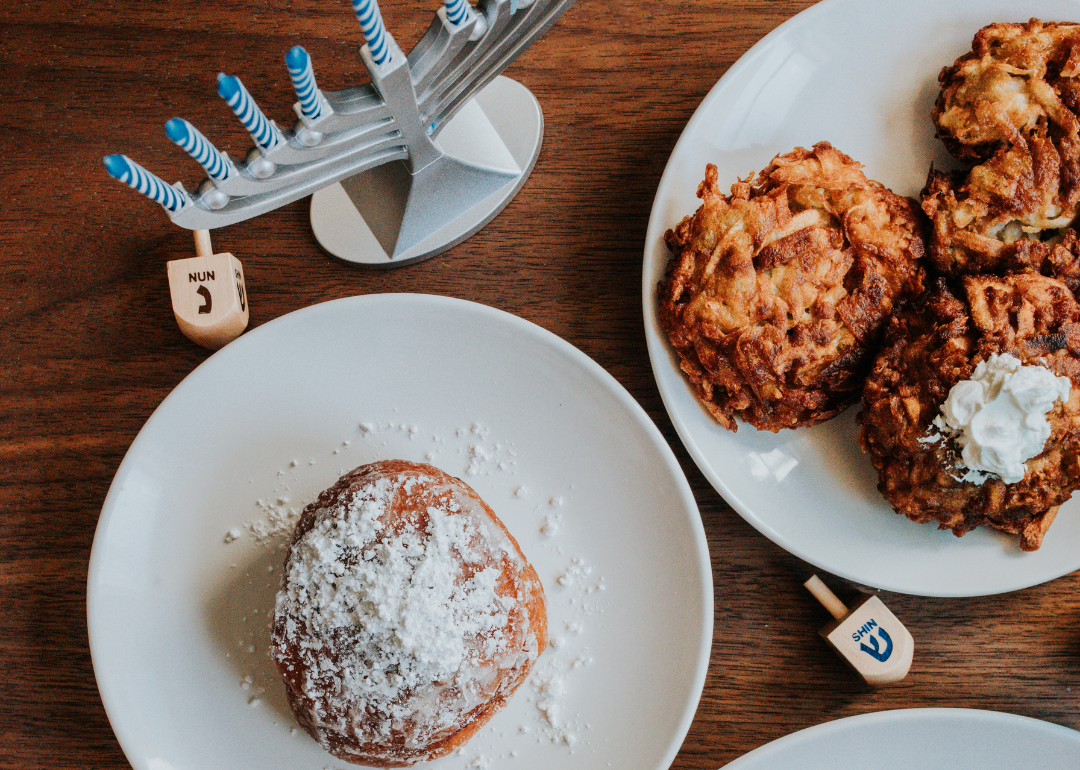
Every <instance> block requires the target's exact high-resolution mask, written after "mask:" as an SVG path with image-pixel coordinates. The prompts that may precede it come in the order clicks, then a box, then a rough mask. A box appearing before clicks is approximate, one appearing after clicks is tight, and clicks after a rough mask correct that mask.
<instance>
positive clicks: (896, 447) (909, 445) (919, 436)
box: [858, 273, 1080, 551]
mask: <svg viewBox="0 0 1080 770" xmlns="http://www.w3.org/2000/svg"><path fill="white" fill-rule="evenodd" d="M995 353H997V354H1004V353H1008V354H1011V355H1012V356H1015V357H1016V358H1018V359H1019V360H1020V361H1021V363H1023V364H1041V365H1043V366H1046V367H1047V368H1048V369H1049V370H1050V371H1051V372H1052V373H1053V374H1055V375H1064V376H1067V377H1068V378H1069V379H1070V380H1071V382H1072V390H1071V393H1070V397H1069V400H1068V403H1067V404H1062V403H1061V402H1057V403H1056V404H1055V406H1054V407H1053V409H1052V410H1051V411H1050V413H1049V414H1048V415H1047V420H1048V422H1049V423H1050V427H1051V432H1050V438H1049V439H1048V440H1047V441H1046V444H1045V445H1044V447H1043V451H1042V452H1041V453H1040V454H1038V455H1037V456H1035V457H1034V458H1031V459H1029V460H1028V461H1027V462H1026V463H1025V465H1026V473H1025V475H1024V478H1023V480H1021V481H1018V482H1015V483H1012V484H1006V483H1004V482H1003V481H1001V480H1000V478H997V477H993V476H991V477H990V478H988V479H987V480H985V481H983V483H982V484H976V483H974V482H973V481H962V480H960V479H961V477H962V476H964V469H963V468H962V467H961V466H962V463H960V461H959V457H960V455H959V452H958V448H957V445H956V442H955V441H954V440H953V439H951V438H948V437H947V436H944V435H942V434H940V433H939V432H936V428H935V426H934V425H933V421H934V419H935V418H936V417H937V416H938V414H939V413H940V409H941V405H942V404H943V403H944V402H945V400H946V398H948V396H949V392H950V390H951V389H952V387H953V386H954V385H956V384H957V383H958V382H960V381H961V380H966V379H969V378H970V377H971V375H972V372H973V371H974V369H975V366H976V364H977V363H979V362H980V361H983V360H985V359H987V358H989V357H990V356H991V355H992V354H995ZM1078 386H1080V305H1078V304H1077V301H1076V299H1075V298H1074V296H1073V295H1072V293H1071V292H1070V291H1069V289H1068V287H1067V286H1065V284H1064V283H1062V282H1061V281H1058V280H1055V279H1052V278H1047V277H1045V276H1041V275H1038V274H1035V273H1023V274H1014V275H1008V276H1005V277H997V276H989V275H982V276H966V277H964V278H962V279H959V280H958V281H957V282H956V283H951V284H950V283H947V282H946V279H944V278H942V279H939V280H938V281H937V283H936V285H935V286H934V287H933V288H931V289H930V290H929V291H928V292H927V293H926V295H924V297H923V298H922V299H921V300H920V301H919V302H918V303H911V304H910V305H909V306H907V307H906V308H904V309H903V310H901V311H900V312H898V313H897V314H896V315H895V316H894V317H893V318H892V319H891V320H890V322H889V326H888V330H887V332H886V335H885V341H884V343H883V346H882V350H881V352H880V354H879V355H878V356H877V358H876V360H875V362H874V368H873V370H872V371H871V373H870V375H869V376H868V377H867V379H866V385H865V388H864V391H863V409H862V412H861V413H860V414H859V416H858V421H859V424H860V426H861V427H860V435H859V444H860V446H861V447H862V448H863V450H864V451H865V452H867V453H868V454H869V455H870V458H871V460H872V462H873V465H874V467H875V468H876V469H877V471H878V475H879V483H878V489H879V490H880V491H881V492H882V493H883V494H884V496H885V498H886V500H888V502H889V503H890V504H891V505H892V506H893V508H894V509H896V511H897V512H898V513H902V514H904V515H905V516H907V517H908V518H909V519H911V520H912V521H916V522H930V521H936V522H938V526H939V528H941V529H951V530H952V531H953V532H954V533H955V534H956V535H957V536H960V535H963V534H965V533H967V532H969V531H971V530H972V529H974V528H976V527H980V526H989V527H993V528H995V529H999V530H1002V531H1004V532H1008V533H1013V534H1017V535H1019V536H1020V546H1021V548H1023V549H1024V550H1028V551H1032V550H1035V549H1037V548H1038V547H1039V546H1040V544H1041V543H1042V538H1043V535H1044V534H1045V532H1046V529H1047V527H1049V526H1050V523H1051V521H1053V518H1054V515H1055V513H1056V512H1057V507H1058V506H1059V505H1060V504H1061V503H1063V502H1064V501H1065V500H1067V499H1068V498H1069V496H1070V494H1071V493H1072V491H1073V490H1074V489H1076V488H1078V487H1080V387H1078Z"/></svg>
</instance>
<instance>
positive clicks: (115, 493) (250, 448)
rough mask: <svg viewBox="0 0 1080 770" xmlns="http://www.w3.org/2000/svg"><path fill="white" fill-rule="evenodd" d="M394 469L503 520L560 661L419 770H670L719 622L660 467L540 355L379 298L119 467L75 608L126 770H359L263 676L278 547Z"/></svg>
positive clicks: (174, 396)
mask: <svg viewBox="0 0 1080 770" xmlns="http://www.w3.org/2000/svg"><path fill="white" fill-rule="evenodd" d="M394 457H400V458H404V459H409V460H416V461H424V462H431V463H433V464H435V465H437V466H439V467H441V468H443V469H444V470H446V471H447V472H449V473H452V474H453V475H457V476H459V477H461V478H463V479H464V480H465V481H467V482H468V483H469V484H470V485H472V486H473V487H474V488H475V489H476V490H477V491H478V492H479V493H480V494H481V495H482V496H483V497H484V498H485V500H487V502H488V503H489V504H490V505H491V506H492V507H493V508H494V509H495V511H496V512H497V513H498V514H499V516H500V517H501V518H502V519H503V520H504V522H505V523H506V524H507V526H508V527H509V529H510V530H511V531H512V532H513V533H514V534H515V536H516V537H517V539H518V541H519V542H520V543H521V546H522V549H523V550H524V551H525V553H526V555H527V556H528V557H529V559H530V561H531V562H532V563H533V565H534V566H535V567H536V569H537V571H538V573H539V574H540V576H541V579H542V580H543V583H544V586H545V590H546V592H547V595H548V601H549V615H550V625H549V627H550V628H551V634H552V638H553V640H554V641H555V642H556V645H557V646H556V647H555V648H554V649H549V651H547V652H545V654H544V655H543V656H542V657H541V659H540V661H539V663H538V664H537V667H536V669H535V670H534V675H533V676H532V678H531V680H530V682H529V683H527V684H526V685H524V686H523V687H522V688H521V690H519V691H518V693H516V694H515V696H514V698H513V699H512V700H511V701H510V703H509V704H508V705H507V706H506V707H505V708H504V709H503V710H502V711H501V712H499V713H498V714H497V715H496V716H495V718H494V719H493V720H492V721H491V722H490V723H489V724H488V726H487V727H485V728H484V729H483V730H482V731H481V732H480V733H479V734H478V735H477V736H475V737H474V738H473V740H472V741H470V742H469V743H468V744H467V745H466V747H465V749H464V750H463V751H462V752H461V753H459V754H453V755H451V756H450V757H446V758H444V759H441V760H438V761H436V762H434V763H432V764H431V766H434V767H438V768H448V769H449V768H465V767H466V766H471V767H486V766H489V764H497V765H498V766H499V767H505V768H511V769H512V768H519V769H520V770H533V769H534V768H535V769H540V768H543V769H544V770H548V769H549V768H552V767H560V768H584V767H590V768H592V767H606V766H611V767H640V768H658V769H659V768H667V767H668V766H669V765H670V763H671V761H672V759H673V758H674V756H675V754H676V752H677V751H678V748H679V746H680V744H681V742H682V740H683V738H684V736H685V734H686V731H687V729H688V728H689V725H690V722H691V719H692V717H693V715H694V711H695V709H696V707H697V702H698V698H699V696H700V694H701V689H702V686H703V684H704V679H705V671H706V668H707V665H708V659H709V648H710V644H711V641H712V611H713V607H712V577H711V570H710V566H709V558H708V550H707V546H706V542H705V536H704V531H703V528H702V525H701V521H700V518H699V516H698V511H697V507H696V504H695V502H694V498H693V495H692V493H691V491H690V488H689V485H688V484H687V482H686V479H685V477H684V476H683V474H682V471H681V469H680V468H679V466H678V463H677V461H676V460H675V457H674V455H673V453H672V452H671V450H670V448H669V447H668V445H667V444H666V443H665V441H664V439H663V437H662V436H661V435H660V433H659V431H658V430H657V429H656V427H655V426H654V425H653V424H652V422H651V421H650V420H649V418H648V417H647V415H646V414H645V412H644V411H643V410H642V409H641V408H640V407H639V406H638V405H637V403H636V402H635V401H634V400H633V399H632V398H631V397H630V395H629V394H628V393H627V392H626V391H625V390H624V389H623V388H622V387H621V386H620V385H618V383H617V382H616V381H615V380H614V379H613V378H612V377H611V376H609V375H608V374H607V373H606V372H604V370H603V369H601V367H600V366H598V365H597V364H596V363H595V362H593V361H592V360H590V359H589V358H588V357H586V356H585V355H584V354H582V353H581V352H579V351H578V350H577V349H575V348H573V347H572V346H570V345H569V344H567V343H566V342H564V341H562V340H560V339H558V338H557V337H555V336H554V335H552V334H550V333H549V332H546V331H544V330H542V329H540V328H539V327H537V326H534V325H532V324H530V323H527V322H525V321H523V320H521V319H518V318H515V317H514V316H511V315H508V314H506V313H503V312H501V311H497V310H493V309H491V308H487V307H484V306H481V305H475V304H472V303H467V302H463V301H460V300H452V299H446V298H439V297H430V296H423V295H374V296H366V297H358V298H352V299H344V300H337V301H334V302H329V303H326V304H323V305H318V306H315V307H311V308H308V309H305V310H302V311H299V312H297V313H293V314H291V315H288V316H285V317H283V318H280V319H277V320H275V321H273V322H271V323H268V324H265V325H264V326H261V327H259V328H257V329H254V330H253V331H251V332H249V333H248V334H246V335H244V336H243V337H241V338H240V339H239V340H237V341H235V342H233V343H231V344H230V345H228V346H227V347H225V348H224V349H223V350H221V351H220V352H218V353H216V354H214V355H213V356H211V357H210V358H209V359H207V360H206V362H204V363H203V364H202V365H201V366H200V367H199V368H197V369H196V370H195V371H194V372H193V373H192V374H191V375H190V376H189V377H187V378H186V379H185V380H184V381H183V382H182V383H180V385H179V386H178V387H177V388H176V389H175V390H174V391H173V392H172V393H171V394H170V395H169V396H168V398H166V399H165V400H164V401H163V402H162V404H161V406H160V407H159V408H158V409H157V410H156V411H155V412H154V414H153V415H152V416H151V418H150V419H149V420H148V421H147V423H146V425H145V427H144V428H143V429H142V430H141V431H140V433H139V435H138V436H137V438H136V439H135V441H134V443H133V444H132V446H131V448H130V450H129V451H128V453H127V456H126V457H125V458H124V460H123V462H122V464H121V465H120V468H119V470H118V471H117V474H116V478H115V480H114V481H113V484H112V487H111V489H110V491H109V494H108V497H107V498H106V500H105V504H104V507H103V510H102V515H101V520H100V523H99V525H98V530H97V534H96V537H95V540H94V547H93V553H92V555H91V560H90V572H89V583H88V599H87V604H88V618H89V630H90V646H91V651H92V654H93V661H94V670H95V673H96V675H97V679H98V685H99V688H100V690H101V696H102V700H103V702H104V704H105V708H106V711H107V712H108V714H109V718H110V720H111V722H112V725H113V728H114V729H115V732H116V735H117V737H118V739H119V741H120V744H121V746H122V747H123V749H124V751H125V753H126V754H127V756H128V759H129V760H130V762H131V764H132V765H133V766H134V767H135V768H136V770H169V769H170V768H185V770H202V769H205V770H219V768H230V770H244V769H245V768H251V770H272V769H273V768H282V769H283V770H286V769H287V770H304V769H305V768H310V770H324V769H325V768H343V767H345V765H344V763H342V762H339V761H336V760H335V759H334V758H333V757H331V756H330V755H329V754H327V753H325V752H323V750H322V749H320V748H319V747H318V746H317V745H316V744H315V742H314V741H312V740H311V739H310V738H308V736H307V735H306V734H305V733H304V732H303V731H302V730H299V729H296V728H295V723H294V721H293V718H292V716H291V714H290V712H289V709H288V706H287V704H286V701H285V696H284V689H283V686H282V685H281V683H280V681H279V679H278V676H277V674H276V672H275V671H274V669H273V666H272V664H271V662H270V660H269V656H268V655H267V647H268V644H269V628H268V618H269V614H268V613H269V612H270V610H271V608H272V606H273V598H274V594H275V592H276V589H277V584H278V580H279V576H280V564H281V560H282V558H283V552H282V551H281V550H280V548H279V547H278V546H279V545H280V543H281V542H282V541H283V534H282V532H280V531H279V530H280V529H281V528H280V527H277V526H276V524H277V523H278V522H279V520H280V518H282V517H284V518H288V515H289V513H290V512H292V513H295V511H296V510H298V509H299V508H300V507H302V506H303V505H304V504H306V503H307V502H308V501H310V500H311V499H313V497H314V496H315V495H316V494H317V493H318V492H319V491H320V490H321V489H323V488H324V487H326V486H328V485H329V484H330V483H332V482H333V481H334V480H335V479H336V478H337V477H338V476H339V475H340V474H341V473H342V472H343V471H346V470H349V469H351V468H353V467H355V466H357V465H360V464H363V463H365V462H370V461H372V460H375V459H380V458H394ZM545 522H546V523H547V526H546V527H545ZM542 529H546V530H547V533H546V534H545V533H544V532H542V531H541V530H542ZM268 530H269V533H268ZM230 533H231V534H230ZM233 537H235V538H236V539H232V538H233ZM230 539H232V541H231V542H226V541H228V540H230ZM542 690H544V691H542ZM552 705H553V706H554V708H549V709H548V710H547V712H546V713H545V711H543V710H542V709H541V707H545V708H546V707H548V706H552Z"/></svg>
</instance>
